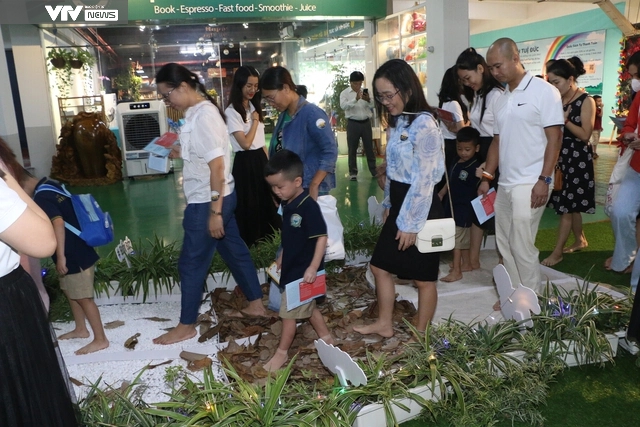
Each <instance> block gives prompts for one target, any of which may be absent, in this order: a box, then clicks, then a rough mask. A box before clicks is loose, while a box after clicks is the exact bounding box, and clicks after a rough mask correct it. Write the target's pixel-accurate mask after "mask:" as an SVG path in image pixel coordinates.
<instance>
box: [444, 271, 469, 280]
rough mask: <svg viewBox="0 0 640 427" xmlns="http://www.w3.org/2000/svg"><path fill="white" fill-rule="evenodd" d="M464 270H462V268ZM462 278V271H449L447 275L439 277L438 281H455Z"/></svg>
mask: <svg viewBox="0 0 640 427" xmlns="http://www.w3.org/2000/svg"><path fill="white" fill-rule="evenodd" d="M463 271H464V270H463ZM460 279H462V273H451V272H450V273H449V274H448V275H446V276H444V277H441V278H440V281H442V282H449V283H450V282H457V281H458V280H460Z"/></svg>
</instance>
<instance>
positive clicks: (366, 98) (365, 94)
mask: <svg viewBox="0 0 640 427" xmlns="http://www.w3.org/2000/svg"><path fill="white" fill-rule="evenodd" d="M362 100H363V101H367V102H369V101H371V95H369V92H362Z"/></svg>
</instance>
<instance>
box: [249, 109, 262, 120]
mask: <svg viewBox="0 0 640 427" xmlns="http://www.w3.org/2000/svg"><path fill="white" fill-rule="evenodd" d="M251 120H253V121H254V122H259V121H260V114H258V112H257V111H254V112H253V113H251Z"/></svg>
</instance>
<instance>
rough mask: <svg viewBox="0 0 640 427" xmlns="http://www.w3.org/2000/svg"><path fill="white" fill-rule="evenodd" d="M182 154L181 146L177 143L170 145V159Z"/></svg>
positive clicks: (177, 157)
mask: <svg viewBox="0 0 640 427" xmlns="http://www.w3.org/2000/svg"><path fill="white" fill-rule="evenodd" d="M181 156H182V147H181V146H180V145H178V144H174V145H172V146H171V152H169V158H170V159H179V158H180V157H181Z"/></svg>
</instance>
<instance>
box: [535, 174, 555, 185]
mask: <svg viewBox="0 0 640 427" xmlns="http://www.w3.org/2000/svg"><path fill="white" fill-rule="evenodd" d="M538 179H539V180H540V181H543V182H544V183H545V184H547V185H551V181H552V178H551V177H550V176H544V175H540V176H539V177H538Z"/></svg>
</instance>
